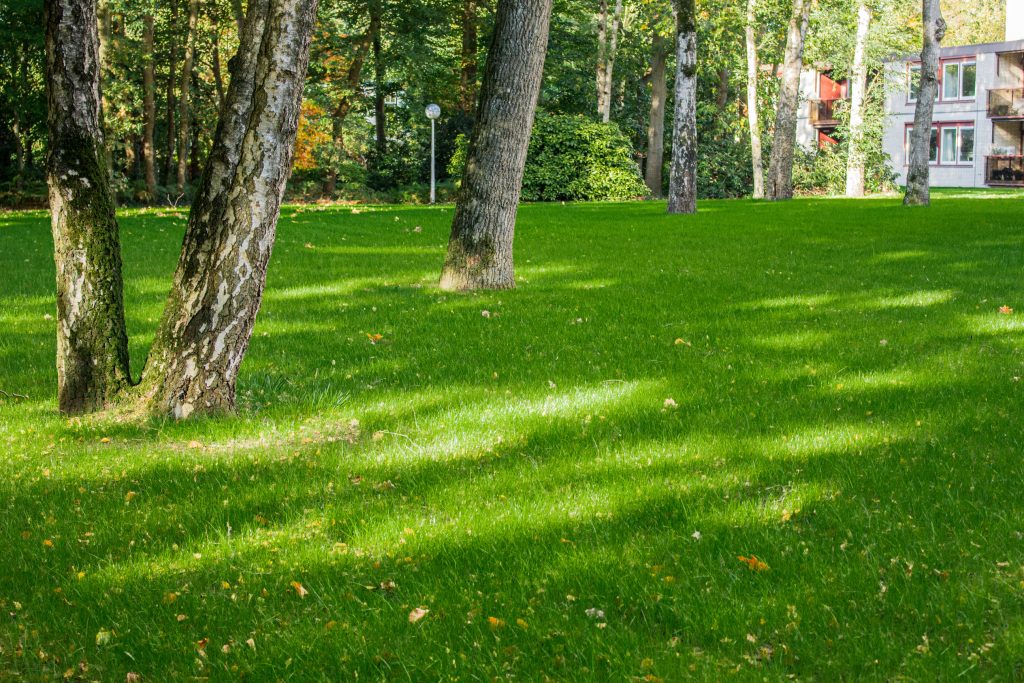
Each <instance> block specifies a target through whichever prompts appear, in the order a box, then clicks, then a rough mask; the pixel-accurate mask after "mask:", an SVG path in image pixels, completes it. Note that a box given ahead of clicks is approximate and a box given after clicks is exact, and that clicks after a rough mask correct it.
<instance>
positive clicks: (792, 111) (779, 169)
mask: <svg viewBox="0 0 1024 683" xmlns="http://www.w3.org/2000/svg"><path fill="white" fill-rule="evenodd" d="M810 13H811V0H793V14H792V16H791V17H790V19H789V30H788V32H787V36H786V58H785V64H784V66H783V67H782V86H781V88H780V89H779V103H778V107H777V109H776V113H775V139H774V141H773V143H772V154H771V159H770V161H769V163H768V188H767V191H768V198H769V199H773V200H780V199H792V198H793V154H794V152H795V148H796V119H797V108H798V107H799V106H800V72H801V71H802V70H803V60H804V40H805V38H806V37H807V24H808V22H809V20H810Z"/></svg>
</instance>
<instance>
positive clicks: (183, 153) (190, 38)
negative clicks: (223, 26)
mask: <svg viewBox="0 0 1024 683" xmlns="http://www.w3.org/2000/svg"><path fill="white" fill-rule="evenodd" d="M198 18H199V0H189V3H188V28H187V30H186V33H185V60H184V63H183V65H182V69H181V85H179V86H178V98H179V100H178V101H179V103H180V107H181V110H180V111H181V113H180V115H179V117H178V178H177V180H178V192H179V193H181V192H184V191H185V186H186V185H187V184H188V157H189V155H188V149H189V142H190V135H191V131H190V130H189V127H190V126H191V125H192V122H191V118H192V112H191V109H190V103H189V95H190V88H191V85H192V65H193V63H194V61H195V56H196V46H195V30H196V21H197V20H198Z"/></svg>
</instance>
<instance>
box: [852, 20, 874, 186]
mask: <svg viewBox="0 0 1024 683" xmlns="http://www.w3.org/2000/svg"><path fill="white" fill-rule="evenodd" d="M870 28H871V9H870V8H869V7H868V5H867V2H866V1H865V0H861V3H860V7H859V8H858V10H857V38H856V42H855V45H854V49H853V71H852V73H851V74H850V75H851V77H852V78H851V81H852V85H853V92H852V93H851V96H850V141H849V148H848V152H847V160H846V196H847V197H863V196H864V151H863V149H862V145H863V142H864V95H865V90H866V89H867V85H868V70H867V65H866V64H865V61H864V52H865V50H866V48H867V42H868V30H869V29H870Z"/></svg>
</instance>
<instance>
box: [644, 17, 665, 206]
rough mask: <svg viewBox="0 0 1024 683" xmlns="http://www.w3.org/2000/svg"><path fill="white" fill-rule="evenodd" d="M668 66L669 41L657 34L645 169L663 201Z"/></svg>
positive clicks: (653, 191)
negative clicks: (667, 42)
mask: <svg viewBox="0 0 1024 683" xmlns="http://www.w3.org/2000/svg"><path fill="white" fill-rule="evenodd" d="M667 62H668V46H667V44H666V40H665V38H663V37H662V36H661V35H658V34H655V35H654V37H653V39H652V40H651V110H650V117H649V119H648V123H647V166H646V168H645V169H644V180H645V181H646V183H647V187H648V188H650V190H651V195H653V196H654V197H660V196H661V195H662V194H663V193H664V189H663V183H662V177H663V174H664V166H665V100H666V99H667V97H668V84H667V82H666V70H667Z"/></svg>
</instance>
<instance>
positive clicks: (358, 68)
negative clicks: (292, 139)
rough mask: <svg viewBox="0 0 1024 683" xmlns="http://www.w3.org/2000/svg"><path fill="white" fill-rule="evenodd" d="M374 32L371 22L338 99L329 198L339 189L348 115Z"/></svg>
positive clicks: (333, 122)
mask: <svg viewBox="0 0 1024 683" xmlns="http://www.w3.org/2000/svg"><path fill="white" fill-rule="evenodd" d="M373 31H374V27H373V25H372V22H371V25H370V27H369V28H368V29H367V31H366V33H365V34H364V35H363V38H362V40H360V41H359V42H358V43H357V44H356V51H355V54H354V55H353V56H352V61H351V62H350V63H349V66H348V70H347V72H346V73H345V81H344V82H345V87H344V89H343V94H342V96H341V97H339V98H338V103H337V104H336V105H335V107H334V112H333V116H331V137H332V140H333V144H334V149H335V153H336V155H337V158H336V160H335V161H334V163H332V164H331V168H330V169H329V170H328V172H327V180H326V182H325V183H324V195H326V196H327V197H332V196H333V195H334V193H335V192H336V191H337V189H338V164H340V163H341V161H342V159H343V158H344V157H345V119H346V118H348V113H349V111H351V109H352V98H353V97H355V96H356V94H357V93H358V91H359V83H360V82H361V81H362V73H363V65H364V64H365V63H366V56H367V54H368V53H369V51H370V44H371V43H372V42H373Z"/></svg>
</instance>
